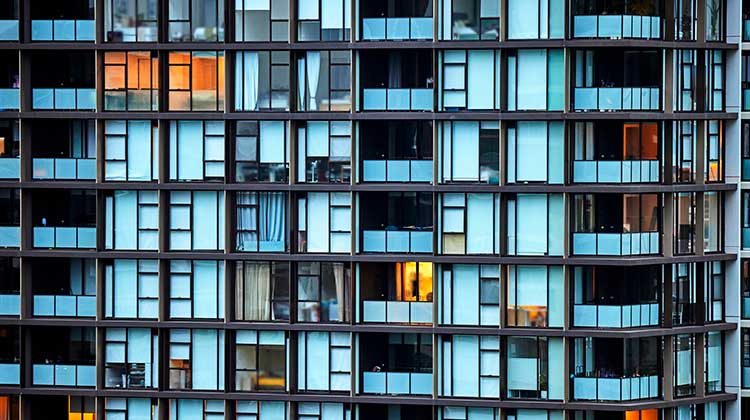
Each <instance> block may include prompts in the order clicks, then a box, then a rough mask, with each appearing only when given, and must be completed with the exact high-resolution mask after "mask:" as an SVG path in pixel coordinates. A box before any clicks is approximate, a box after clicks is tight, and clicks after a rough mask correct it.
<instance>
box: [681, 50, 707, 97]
mask: <svg viewBox="0 0 750 420" xmlns="http://www.w3.org/2000/svg"><path fill="white" fill-rule="evenodd" d="M696 54H697V53H696V51H695V50H675V51H674V70H675V71H674V91H675V94H674V98H673V99H672V100H673V107H674V110H675V111H695V110H696V96H695V86H696V73H697V63H696ZM706 75H708V71H706ZM707 90H709V91H710V89H707ZM706 96H707V97H708V93H707V94H706Z"/></svg>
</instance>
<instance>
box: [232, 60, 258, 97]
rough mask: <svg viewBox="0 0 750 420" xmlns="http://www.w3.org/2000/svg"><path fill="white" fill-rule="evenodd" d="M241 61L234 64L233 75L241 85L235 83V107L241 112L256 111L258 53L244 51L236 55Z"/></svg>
mask: <svg viewBox="0 0 750 420" xmlns="http://www.w3.org/2000/svg"><path fill="white" fill-rule="evenodd" d="M238 54H240V56H241V60H237V62H236V63H235V70H236V71H235V73H236V74H237V76H238V77H240V78H241V79H240V80H242V83H235V86H236V89H235V96H236V98H235V106H236V107H237V109H241V110H243V111H257V108H258V86H259V83H260V78H259V76H258V72H259V66H258V53H257V52H255V51H245V52H240V53H238Z"/></svg>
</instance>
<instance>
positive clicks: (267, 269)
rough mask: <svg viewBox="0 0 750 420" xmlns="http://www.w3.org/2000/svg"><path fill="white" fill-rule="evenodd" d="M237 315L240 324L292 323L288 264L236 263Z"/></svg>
mask: <svg viewBox="0 0 750 420" xmlns="http://www.w3.org/2000/svg"><path fill="white" fill-rule="evenodd" d="M234 283H235V299H236V300H235V316H236V317H237V320H238V321H288V320H289V264H288V263H284V262H249V261H237V265H236V271H235V278H234Z"/></svg>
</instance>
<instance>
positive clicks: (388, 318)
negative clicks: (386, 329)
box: [362, 300, 432, 324]
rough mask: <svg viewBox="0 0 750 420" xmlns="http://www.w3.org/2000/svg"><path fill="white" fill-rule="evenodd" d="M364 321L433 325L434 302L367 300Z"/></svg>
mask: <svg viewBox="0 0 750 420" xmlns="http://www.w3.org/2000/svg"><path fill="white" fill-rule="evenodd" d="M362 321H363V322H373V323H381V324H390V323H394V324H432V302H408V301H407V302H404V301H393V300H391V301H382V300H365V301H363V302H362Z"/></svg>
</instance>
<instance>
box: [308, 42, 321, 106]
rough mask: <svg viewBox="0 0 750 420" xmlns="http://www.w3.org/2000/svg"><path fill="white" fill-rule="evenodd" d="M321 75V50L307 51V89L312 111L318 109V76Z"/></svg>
mask: <svg viewBox="0 0 750 420" xmlns="http://www.w3.org/2000/svg"><path fill="white" fill-rule="evenodd" d="M319 77H320V51H308V53H307V90H308V92H309V94H310V111H317V110H318V101H317V97H318V78H319Z"/></svg>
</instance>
